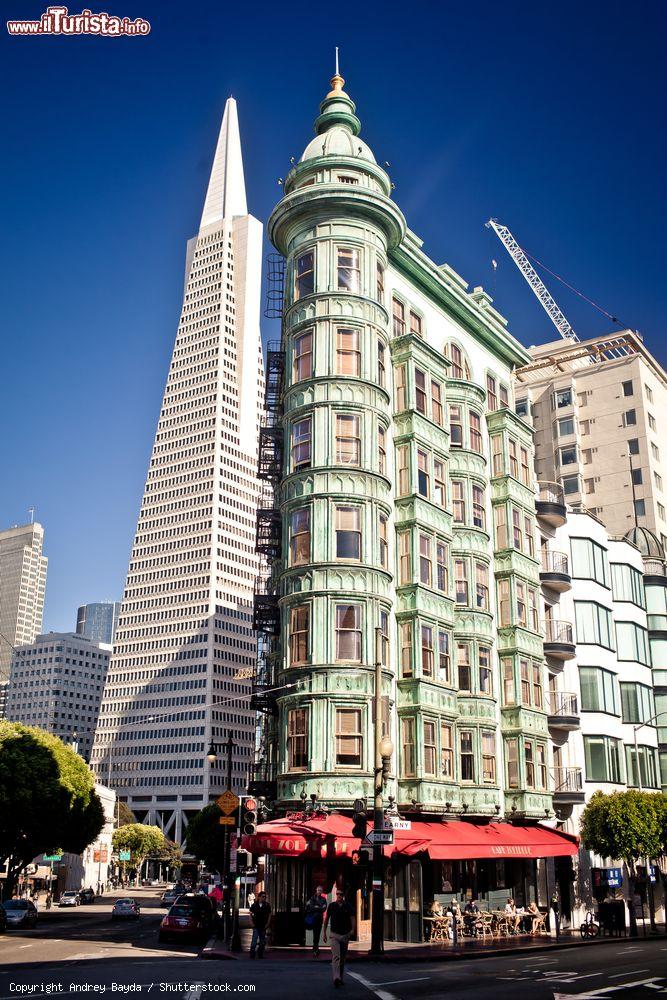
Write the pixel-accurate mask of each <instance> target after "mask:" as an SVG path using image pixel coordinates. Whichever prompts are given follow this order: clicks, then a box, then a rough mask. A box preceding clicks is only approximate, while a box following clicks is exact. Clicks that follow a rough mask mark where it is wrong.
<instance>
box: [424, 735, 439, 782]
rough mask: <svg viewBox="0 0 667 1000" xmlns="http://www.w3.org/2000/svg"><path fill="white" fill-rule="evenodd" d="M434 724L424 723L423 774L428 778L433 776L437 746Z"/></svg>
mask: <svg viewBox="0 0 667 1000" xmlns="http://www.w3.org/2000/svg"><path fill="white" fill-rule="evenodd" d="M435 732H436V730H435V722H426V721H425V722H424V774H425V775H428V776H429V777H433V776H434V775H435V759H436V754H437V750H438V748H437V744H436V736H435Z"/></svg>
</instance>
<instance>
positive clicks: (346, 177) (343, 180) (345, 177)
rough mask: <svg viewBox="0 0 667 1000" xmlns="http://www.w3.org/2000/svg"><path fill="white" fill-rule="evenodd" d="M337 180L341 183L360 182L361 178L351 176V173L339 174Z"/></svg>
mask: <svg viewBox="0 0 667 1000" xmlns="http://www.w3.org/2000/svg"><path fill="white" fill-rule="evenodd" d="M337 180H338V181H339V182H340V183H341V184H358V183H359V178H358V177H350V176H349V174H338V178H337Z"/></svg>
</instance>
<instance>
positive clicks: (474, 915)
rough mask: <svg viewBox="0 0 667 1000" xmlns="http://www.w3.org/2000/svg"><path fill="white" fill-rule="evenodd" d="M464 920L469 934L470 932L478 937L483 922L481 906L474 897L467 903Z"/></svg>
mask: <svg viewBox="0 0 667 1000" xmlns="http://www.w3.org/2000/svg"><path fill="white" fill-rule="evenodd" d="M463 922H464V925H465V929H466V931H467V932H468V934H470V935H471V936H472V937H477V934H478V931H479V927H480V923H481V917H480V911H479V906H478V905H477V903H476V902H475V900H474V899H471V900H469V902H467V903H466V907H465V910H464V911H463Z"/></svg>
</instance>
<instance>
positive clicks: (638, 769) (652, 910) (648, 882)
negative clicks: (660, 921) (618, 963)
mask: <svg viewBox="0 0 667 1000" xmlns="http://www.w3.org/2000/svg"><path fill="white" fill-rule="evenodd" d="M663 715H667V712H658V713H657V715H653V716H651V718H650V719H646V720H645V721H644V722H640V723H639V724H638V725H636V726H633V729H632V733H633V738H634V744H635V771H636V774H637V790H638V791H640V792H643V791H644V788H643V785H642V769H641V766H640V763H639V747H638V745H637V733H638V732H639V730H640V729H643V728H644V726H650V725H652V724H653V723H655V722H657V720H658V719H661V718H662V717H663ZM649 862H650V858H648V857H646V858H644V865H645V870H646V885H647V888H648V894H649V910H648V915H649V920H650V921H651V930H652V931H654V930H655V929H656V927H655V901H654V896H653V883H652V882H651V870H650V868H651V866H650V863H649ZM665 932H666V933H667V921H665ZM644 934H646V927H644Z"/></svg>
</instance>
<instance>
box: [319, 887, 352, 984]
mask: <svg viewBox="0 0 667 1000" xmlns="http://www.w3.org/2000/svg"><path fill="white" fill-rule="evenodd" d="M354 924H355V918H354V912H353V910H352V907H351V906H350V904H349V903H346V902H345V896H344V894H343V890H342V889H336V899H335V900H334V902H333V903H329V906H328V908H327V914H326V916H325V918H324V934H323V935H322V940H323V941H324V943H325V944H326V940H327V929H328V928H329V927H331V970H332V972H333V981H334V986H336V987H338V986H342V985H343V975H344V973H345V956H346V955H347V946H348V944H349V942H350V938H351V937H352V935H353V934H354Z"/></svg>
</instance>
